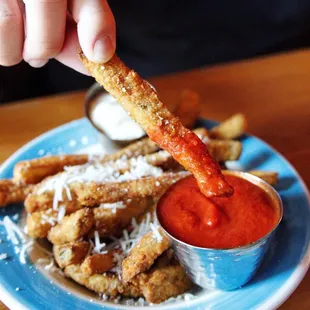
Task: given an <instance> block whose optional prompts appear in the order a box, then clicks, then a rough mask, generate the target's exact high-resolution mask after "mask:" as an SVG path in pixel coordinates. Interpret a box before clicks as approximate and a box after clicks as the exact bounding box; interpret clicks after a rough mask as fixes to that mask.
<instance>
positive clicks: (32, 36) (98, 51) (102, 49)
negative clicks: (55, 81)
mask: <svg viewBox="0 0 310 310" xmlns="http://www.w3.org/2000/svg"><path fill="white" fill-rule="evenodd" d="M115 45H116V43H115V21H114V17H113V14H112V12H111V10H110V7H109V5H108V3H107V0H24V3H23V2H22V1H21V0H0V65H2V66H13V65H15V64H18V63H19V62H20V61H21V60H22V59H24V60H25V61H26V62H28V63H29V64H30V65H31V66H32V67H36V68H38V67H42V66H44V65H45V64H46V63H47V62H48V60H49V59H51V58H56V59H57V60H59V61H60V62H62V63H63V64H65V65H67V66H69V67H71V68H73V69H75V70H77V71H80V72H82V73H86V70H85V68H84V66H83V65H82V64H81V62H80V60H79V59H78V56H77V53H78V49H79V46H80V47H81V48H82V50H83V52H84V54H85V55H86V56H87V58H89V59H90V60H92V61H94V62H106V61H108V60H109V59H110V58H111V57H112V56H113V54H114V52H115Z"/></svg>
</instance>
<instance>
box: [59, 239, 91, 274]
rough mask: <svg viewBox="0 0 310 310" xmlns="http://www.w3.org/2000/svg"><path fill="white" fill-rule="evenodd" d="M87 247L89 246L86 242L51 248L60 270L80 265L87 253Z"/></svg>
mask: <svg viewBox="0 0 310 310" xmlns="http://www.w3.org/2000/svg"><path fill="white" fill-rule="evenodd" d="M89 247H90V244H89V243H88V242H86V241H77V242H73V243H65V244H61V245H58V244H55V245H54V246H53V254H54V258H55V260H56V262H57V264H58V266H59V267H60V268H61V269H63V268H65V267H66V266H69V265H72V264H81V263H82V262H83V260H84V258H85V256H86V255H87V253H88V251H89Z"/></svg>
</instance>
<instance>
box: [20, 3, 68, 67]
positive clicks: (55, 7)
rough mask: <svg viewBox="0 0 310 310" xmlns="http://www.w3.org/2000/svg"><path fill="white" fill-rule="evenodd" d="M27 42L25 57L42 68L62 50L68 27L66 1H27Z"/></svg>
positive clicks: (32, 64) (35, 65)
mask: <svg viewBox="0 0 310 310" xmlns="http://www.w3.org/2000/svg"><path fill="white" fill-rule="evenodd" d="M25 6H26V40H25V44H24V53H23V57H24V59H25V61H27V62H28V63H29V64H30V65H31V66H33V67H42V66H43V65H44V64H46V63H47V62H48V60H49V59H50V58H53V57H55V56H56V55H57V54H58V53H59V52H60V51H61V49H62V46H63V43H64V36H65V25H66V8H67V1H66V0H26V1H25Z"/></svg>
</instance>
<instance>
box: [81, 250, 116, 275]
mask: <svg viewBox="0 0 310 310" xmlns="http://www.w3.org/2000/svg"><path fill="white" fill-rule="evenodd" d="M114 253H115V251H110V252H108V253H106V254H93V255H90V256H87V257H86V258H85V260H84V261H83V263H82V264H81V271H82V272H83V274H85V275H86V276H92V275H94V274H101V273H104V272H107V271H109V270H111V269H112V268H113V267H114V266H115V261H114Z"/></svg>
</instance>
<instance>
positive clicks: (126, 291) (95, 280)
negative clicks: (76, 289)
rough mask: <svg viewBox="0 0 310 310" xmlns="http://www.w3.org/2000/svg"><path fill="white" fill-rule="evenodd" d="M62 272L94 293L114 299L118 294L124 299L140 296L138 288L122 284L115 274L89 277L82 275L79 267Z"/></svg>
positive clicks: (73, 266)
mask: <svg viewBox="0 0 310 310" xmlns="http://www.w3.org/2000/svg"><path fill="white" fill-rule="evenodd" d="M64 271H65V275H66V276H67V277H68V278H71V279H73V280H74V281H75V282H77V283H79V284H80V285H83V286H85V287H87V288H88V289H89V290H91V291H94V292H96V293H100V294H105V295H107V296H114V297H115V296H117V295H119V294H121V295H123V296H126V297H141V296H142V293H141V290H140V288H139V287H136V286H134V285H131V284H124V283H122V282H121V281H120V280H119V278H118V276H117V275H116V274H111V273H106V274H95V275H92V276H90V277H89V276H86V275H84V274H83V272H82V271H81V267H80V266H79V265H69V266H67V267H66V268H65V270H64Z"/></svg>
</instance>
